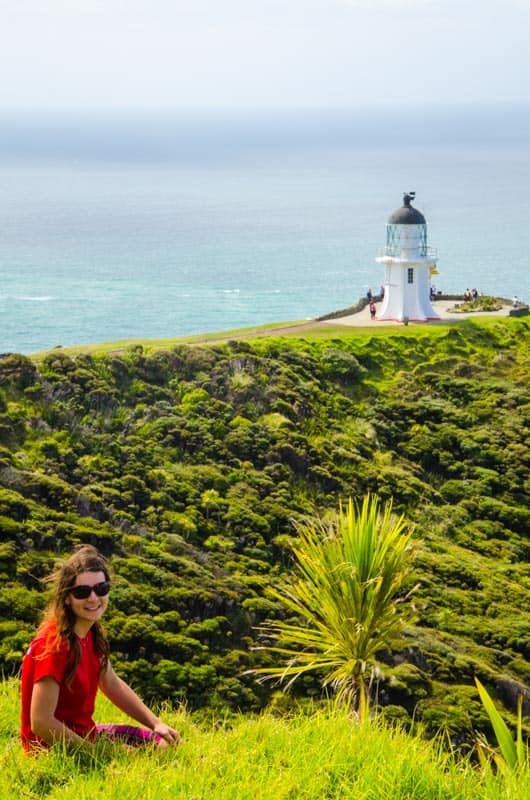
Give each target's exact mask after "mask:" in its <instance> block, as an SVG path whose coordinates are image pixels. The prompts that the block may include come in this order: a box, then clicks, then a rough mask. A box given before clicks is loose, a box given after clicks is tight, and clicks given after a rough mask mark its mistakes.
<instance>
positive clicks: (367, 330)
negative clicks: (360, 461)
mask: <svg viewBox="0 0 530 800" xmlns="http://www.w3.org/2000/svg"><path fill="white" fill-rule="evenodd" d="M499 321H502V324H503V325H515V326H517V325H520V324H525V323H526V321H527V318H524V317H523V318H515V317H502V318H501V317H487V316H480V313H477V316H476V317H475V318H474V319H473V320H469V319H462V320H443V321H440V322H431V323H418V324H411V325H406V326H405V325H403V324H401V323H396V324H395V325H388V324H385V325H367V326H355V327H353V326H351V325H341V324H335V323H334V324H330V323H323V322H318V321H316V320H299V321H289V322H271V323H266V324H264V325H257V326H254V327H250V328H236V329H233V330H227V331H217V332H213V333H204V334H195V335H192V336H180V337H174V338H164V339H120V340H116V341H113V342H99V343H95V344H85V345H71V346H65V347H63V346H61V345H58V346H57V347H56V348H51V349H50V350H43V351H40V352H37V353H32V354H31V355H30V358H31V359H32V360H33V361H34V362H35V363H36V364H37V365H38V364H39V363H40V362H41V361H42V360H43V359H44V358H45V356H47V355H48V354H49V353H52V352H53V351H54V350H60V351H61V352H62V353H66V354H67V355H69V356H76V355H80V354H82V353H87V354H90V355H103V354H107V353H113V354H119V353H122V352H123V351H125V350H128V349H130V348H134V347H139V346H140V347H142V348H143V349H144V351H145V352H146V353H147V354H151V353H155V352H157V351H159V350H170V349H171V348H173V347H177V346H178V345H185V344H189V345H201V344H220V343H223V342H227V341H229V340H230V339H237V340H242V339H260V338H275V337H277V336H281V337H282V338H284V337H286V338H289V339H293V338H298V339H299V338H304V339H309V340H326V339H339V338H350V337H355V338H356V339H366V340H368V339H370V338H372V337H377V338H380V337H385V336H395V335H396V334H399V335H400V336H403V337H407V338H413V339H416V338H421V337H422V336H425V334H429V335H430V336H433V337H440V336H443V335H445V334H446V333H447V331H448V330H449V329H450V328H455V327H462V326H476V324H477V323H479V324H480V326H481V327H485V328H491V327H495V326H496V325H497V324H498V323H499Z"/></svg>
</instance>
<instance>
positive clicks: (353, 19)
mask: <svg viewBox="0 0 530 800" xmlns="http://www.w3.org/2000/svg"><path fill="white" fill-rule="evenodd" d="M529 32H530V0H0V75H1V76H2V79H1V81H0V111H1V110H11V109H14V110H18V109H25V110H41V109H49V110H55V109H65V110H90V109H103V110H106V109H118V110H119V109H172V110H186V109H209V110H217V109H269V108H278V109H284V108H291V109H298V108H300V109H302V108H304V109H305V108H330V107H331V108H356V107H370V106H381V105H383V106H384V105H392V104H404V103H406V104H409V105H418V106H426V105H453V104H455V103H457V104H459V103H462V104H479V105H480V104H496V103H514V102H515V103H519V102H522V103H525V104H526V103H530V80H529V78H530V46H529Z"/></svg>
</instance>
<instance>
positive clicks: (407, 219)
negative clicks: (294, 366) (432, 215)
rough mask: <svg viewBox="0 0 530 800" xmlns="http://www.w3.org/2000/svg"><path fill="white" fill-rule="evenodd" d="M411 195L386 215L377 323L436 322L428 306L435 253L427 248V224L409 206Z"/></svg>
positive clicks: (413, 194)
mask: <svg viewBox="0 0 530 800" xmlns="http://www.w3.org/2000/svg"><path fill="white" fill-rule="evenodd" d="M415 194H416V193H415V192H409V193H408V194H405V195H404V196H403V205H402V207H401V208H398V209H397V210H396V211H394V213H393V214H391V215H390V217H389V220H388V224H387V226H386V248H385V251H384V255H382V256H380V257H379V258H376V261H377V262H378V263H380V264H384V266H385V277H384V280H383V286H384V297H383V302H382V304H381V308H380V311H379V313H378V314H377V319H380V320H385V319H386V320H396V321H398V322H407V321H408V320H417V321H421V322H425V321H426V320H429V319H439V317H438V315H437V314H436V312H435V311H434V309H433V307H432V305H431V275H433V274H437V270H436V253H435V251H434V250H433V249H432V248H430V247H428V246H427V222H426V221H425V217H424V216H423V214H422V213H421V212H420V211H418V210H417V209H416V208H413V207H412V205H411V203H412V201H413V200H414V197H415Z"/></svg>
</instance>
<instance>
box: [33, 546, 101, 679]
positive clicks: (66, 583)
mask: <svg viewBox="0 0 530 800" xmlns="http://www.w3.org/2000/svg"><path fill="white" fill-rule="evenodd" d="M81 572H103V573H104V575H105V580H107V581H108V580H110V577H111V576H110V571H109V567H108V564H107V561H106V559H105V558H104V556H102V555H101V553H99V552H98V550H96V548H95V547H92V545H90V544H85V545H80V546H79V547H77V548H76V549H75V550H74V552H73V553H72V555H71V556H70V557H69V558H67V559H66V561H63V562H62V563H61V564H60V565H59V566H58V567H57V569H56V570H55V571H54V572H52V574H51V575H49V576H48V578H46V581H47V582H48V583H50V584H51V586H52V597H51V600H50V602H49V604H48V606H47V608H46V610H45V612H44V619H43V621H42V623H41V626H40V628H39V632H43V633H45V635H46V646H45V648H44V655H47V654H49V653H50V652H55V651H57V650H59V649H60V647H61V645H62V644H63V643H64V642H65V641H66V642H67V644H68V649H69V651H70V653H71V658H70V661H69V664H68V668H67V670H66V673H65V682H66V684H67V686H69V685H70V684H71V683H72V680H73V678H74V676H75V673H76V670H77V667H78V664H79V661H80V660H81V646H80V644H79V639H78V637H77V636H76V634H75V632H74V626H75V623H76V616H75V614H74V612H73V611H72V608H71V606H70V605H69V604H68V603H67V602H66V600H67V598H68V595H69V593H70V590H71V589H72V587H73V586H74V584H75V580H76V577H77V576H78V575H79V574H80V573H81ZM90 632H91V635H92V639H93V642H94V650H95V652H96V653H97V655H99V656H100V657H101V672H104V671H105V669H106V668H107V665H108V662H109V653H110V647H109V642H108V639H107V636H106V634H105V631H104V629H103V627H102V625H101V624H100V623H99V622H95V623H94V625H93V626H92V628H91V631H90Z"/></svg>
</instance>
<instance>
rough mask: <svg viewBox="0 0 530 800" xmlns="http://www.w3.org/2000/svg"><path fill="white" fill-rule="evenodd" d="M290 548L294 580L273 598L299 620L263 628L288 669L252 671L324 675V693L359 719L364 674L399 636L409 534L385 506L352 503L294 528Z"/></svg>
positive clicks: (363, 701) (283, 675) (372, 501)
mask: <svg viewBox="0 0 530 800" xmlns="http://www.w3.org/2000/svg"><path fill="white" fill-rule="evenodd" d="M298 534H299V536H298V540H297V542H296V544H295V545H294V547H293V552H294V556H295V558H296V561H297V565H298V571H299V574H298V575H297V576H296V577H295V578H294V579H293V580H292V582H291V583H290V585H289V586H287V587H286V588H285V589H279V590H277V591H275V596H276V598H277V599H280V600H281V601H283V603H284V604H285V606H286V607H287V608H288V609H289V610H290V611H291V612H292V613H293V614H294V615H295V617H296V618H298V619H299V620H300V621H289V620H278V621H272V622H270V623H268V624H266V625H264V626H263V627H262V629H261V630H262V631H264V632H265V633H266V634H267V635H269V636H272V638H273V640H274V643H273V644H271V645H267V646H265V649H267V650H269V651H271V652H273V653H275V654H278V655H280V656H282V657H283V658H284V659H286V660H287V663H286V664H285V663H284V665H283V666H278V667H267V668H263V669H257V670H253V672H254V673H258V674H261V675H262V676H263V679H267V678H280V679H281V680H283V679H286V678H289V684H291V683H292V682H293V681H294V680H296V679H297V678H298V677H299V676H300V675H303V674H304V673H307V672H310V671H313V670H318V671H320V672H323V673H324V681H323V684H324V686H330V687H331V688H333V689H334V690H335V691H336V693H337V701H338V702H346V703H348V704H353V707H354V708H355V709H356V711H357V713H358V715H359V717H360V718H364V717H365V715H366V711H367V707H368V694H367V687H366V674H367V667H368V666H370V665H371V666H372V668H373V666H374V663H375V656H376V653H377V652H378V651H380V650H382V649H383V648H384V647H385V646H387V645H388V644H389V643H390V642H391V640H392V639H394V638H395V637H396V635H397V633H398V632H399V631H400V629H401V627H402V625H403V623H404V621H405V619H406V618H407V616H408V613H407V612H410V606H408V608H406V607H403V606H402V604H403V602H404V601H405V600H407V599H408V597H409V595H410V593H411V590H410V589H409V590H408V591H406V585H407V582H408V581H409V577H410V572H411V565H412V558H411V556H412V554H413V551H414V549H415V547H414V544H413V542H412V540H411V535H412V528H411V526H410V525H408V524H407V523H406V522H405V520H404V518H403V516H400V517H399V518H397V517H396V516H395V515H394V514H393V513H392V503H391V502H388V503H386V504H385V506H384V508H383V509H382V510H380V506H379V501H378V500H377V499H376V498H375V497H373V496H370V495H367V496H366V497H365V498H364V500H363V502H362V505H361V507H360V508H359V507H357V506H355V505H354V503H353V502H352V500H351V499H350V500H349V502H348V505H347V507H346V509H344V508H343V507H342V506H340V507H339V511H338V512H337V513H335V514H334V515H333V516H332V517H331V518H330V519H329V520H327V521H322V520H308V521H306V522H305V523H303V524H301V525H299V526H298Z"/></svg>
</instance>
